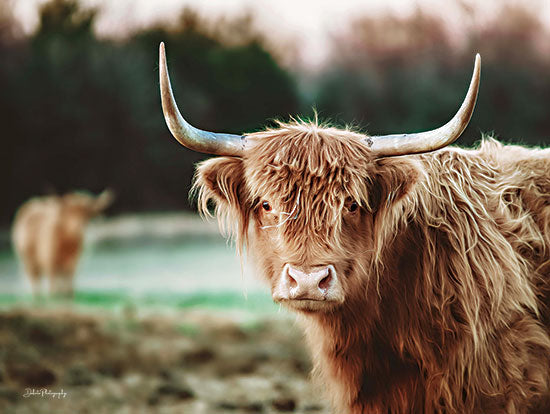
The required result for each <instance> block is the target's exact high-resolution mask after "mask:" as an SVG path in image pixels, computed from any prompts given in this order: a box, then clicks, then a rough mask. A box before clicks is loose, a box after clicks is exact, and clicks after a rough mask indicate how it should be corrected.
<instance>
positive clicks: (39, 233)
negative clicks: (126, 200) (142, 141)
mask: <svg viewBox="0 0 550 414" xmlns="http://www.w3.org/2000/svg"><path fill="white" fill-rule="evenodd" d="M112 201H113V193H112V192H110V191H108V190H106V191H104V192H102V193H101V194H100V195H99V196H97V197H94V196H91V195H88V194H84V193H70V194H66V195H63V196H48V197H40V198H34V199H32V200H29V201H27V202H26V203H25V204H23V206H21V208H20V209H19V211H18V212H17V214H16V216H15V221H14V224H13V231H12V241H13V246H14V248H15V250H16V252H17V255H18V256H19V260H20V261H21V263H22V265H23V268H24V271H25V273H26V274H27V276H28V277H29V280H30V282H31V286H32V290H33V293H34V294H35V295H37V294H39V293H40V290H41V287H40V284H41V278H42V276H47V278H48V283H49V289H50V293H51V294H62V295H65V296H72V294H73V278H74V273H75V270H76V265H77V264H78V259H79V257H80V253H81V250H82V242H83V239H84V231H85V230H86V225H87V224H88V222H89V221H90V219H91V218H93V217H95V216H97V215H98V214H100V213H101V212H103V210H105V209H106V208H107V207H108V206H109V205H110V204H111V202H112Z"/></svg>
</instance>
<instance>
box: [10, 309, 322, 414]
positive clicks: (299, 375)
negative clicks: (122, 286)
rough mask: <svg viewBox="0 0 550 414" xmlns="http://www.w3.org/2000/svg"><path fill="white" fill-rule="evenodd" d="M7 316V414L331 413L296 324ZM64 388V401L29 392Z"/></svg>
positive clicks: (25, 312) (57, 313)
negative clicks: (315, 382) (312, 374)
mask: <svg viewBox="0 0 550 414" xmlns="http://www.w3.org/2000/svg"><path fill="white" fill-rule="evenodd" d="M138 313H139V312H137V311H136V310H135V309H134V308H131V307H130V308H123V309H120V310H119V311H116V310H111V311H97V310H95V311H94V312H91V311H83V310H77V309H76V308H74V307H72V306H70V305H67V306H62V307H59V306H55V307H51V306H30V307H26V308H20V309H9V310H3V311H1V312H0V412H2V413H6V414H9V413H33V414H34V413H48V414H49V413H54V412H55V413H94V414H99V413H185V414H195V413H197V414H198V413H204V414H217V413H235V414H237V413H279V412H295V413H312V414H319V413H327V412H328V411H327V408H326V404H325V403H324V402H323V401H322V395H323V394H324V392H323V390H321V389H314V388H313V387H312V385H311V382H310V380H309V371H310V368H311V367H310V361H309V358H308V355H307V353H306V352H305V350H304V348H303V339H302V336H301V334H300V332H299V329H298V328H297V327H296V326H295V325H294V322H293V321H292V320H289V319H287V318H285V317H275V318H270V317H266V318H264V319H263V320H252V319H248V320H243V319H242V318H236V317H234V316H233V315H230V314H228V313H227V312H226V313H224V312H220V311H217V312H215V311H208V312H206V311H196V310H186V311H177V312H171V313H166V312H165V313H163V314H160V313H157V314H152V313H151V312H150V313H149V314H148V315H138ZM28 389H36V390H39V389H48V390H51V391H53V392H60V391H63V392H65V393H66V396H65V398H53V397H52V396H44V397H41V396H30V397H27V398H25V397H24V395H25V393H26V392H27V390H28Z"/></svg>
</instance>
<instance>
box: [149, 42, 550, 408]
mask: <svg viewBox="0 0 550 414" xmlns="http://www.w3.org/2000/svg"><path fill="white" fill-rule="evenodd" d="M479 80H480V58H479V56H477V57H476V64H475V68H474V75H473V78H472V81H471V84H470V88H469V90H468V93H467V95H466V99H465V101H464V103H463V104H462V106H461V108H460V109H459V111H458V112H457V114H456V115H455V116H454V117H453V119H452V120H451V121H449V122H448V123H447V124H445V125H444V126H442V127H440V128H438V129H435V130H433V131H428V132H423V133H415V134H401V135H390V136H368V135H365V134H361V133H358V132H353V131H350V130H340V129H335V128H330V127H323V126H320V125H318V124H317V123H316V122H314V123H307V122H301V121H293V122H291V123H280V125H279V127H278V128H276V129H268V130H266V131H263V132H257V133H252V134H247V135H244V136H238V135H232V134H217V133H211V132H206V131H202V130H199V129H197V128H194V127H192V126H191V125H189V124H188V123H187V122H186V121H185V120H184V119H183V117H182V116H181V114H180V112H179V110H178V109H177V106H176V103H175V101H174V97H173V94H172V90H171V86H170V81H169V77H168V72H167V67H166V60H165V52H164V46H163V45H162V44H161V49H160V86H161V98H162V106H163V110H164V114H165V118H166V121H167V124H168V126H169V128H170V130H171V132H172V134H173V135H174V136H175V138H176V139H177V140H178V141H179V142H180V143H182V144H183V145H185V146H186V147H189V148H190V149H193V150H196V151H201V152H207V153H211V154H216V155H221V156H220V157H217V158H212V159H209V160H207V161H204V162H202V163H201V164H200V165H199V166H198V170H197V175H196V181H195V184H194V185H195V189H196V191H197V192H198V200H199V207H200V209H201V210H202V211H203V212H204V213H208V211H209V209H208V207H209V203H210V202H213V203H214V204H215V211H216V214H217V215H218V217H219V220H220V222H221V224H223V225H226V226H229V227H230V229H231V232H232V235H233V236H234V237H235V238H236V240H237V245H238V246H239V247H240V249H242V248H243V247H245V248H246V251H247V252H248V253H249V254H250V255H251V256H252V257H253V258H254V259H255V261H256V262H257V264H258V266H257V267H258V269H259V271H260V272H261V274H262V275H263V278H265V280H266V281H267V282H268V283H269V284H270V285H271V291H272V296H273V299H274V300H275V301H276V302H279V303H282V304H283V305H285V306H287V307H288V308H290V309H292V310H294V311H296V312H297V313H298V314H299V315H300V319H301V320H302V321H303V325H304V328H305V332H306V337H307V342H308V343H309V348H310V350H311V354H312V357H313V360H314V373H315V375H316V376H317V377H318V378H319V379H320V381H322V382H324V384H325V385H326V387H327V390H329V391H328V392H329V394H330V397H331V399H332V403H333V406H334V408H335V412H337V413H353V414H356V413H379V414H382V413H383V414H386V413H435V412H437V413H462V414H464V413H486V414H487V413H528V412H529V413H532V412H550V411H544V410H546V409H548V408H549V407H548V405H547V404H548V398H549V395H550V391H549V384H550V336H549V326H550V323H549V322H550V313H549V309H548V306H549V305H550V300H549V296H548V289H549V276H548V274H549V270H550V151H549V150H538V149H527V148H522V147H518V146H504V145H502V144H500V143H498V142H497V141H495V140H493V139H491V138H484V140H483V141H482V143H481V145H480V146H479V148H477V149H470V150H466V149H460V148H445V147H446V146H447V145H449V144H450V143H452V142H453V141H455V140H456V139H457V138H458V137H459V136H460V134H461V133H462V131H463V130H464V128H466V126H467V124H468V122H469V119H470V117H471V114H472V112H473V109H474V106H475V101H476V98H477V91H478V87H479Z"/></svg>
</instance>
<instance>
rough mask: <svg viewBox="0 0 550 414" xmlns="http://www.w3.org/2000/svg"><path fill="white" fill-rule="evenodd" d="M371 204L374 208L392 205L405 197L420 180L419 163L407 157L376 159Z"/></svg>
mask: <svg viewBox="0 0 550 414" xmlns="http://www.w3.org/2000/svg"><path fill="white" fill-rule="evenodd" d="M375 164H376V172H375V173H374V174H373V176H374V180H373V186H372V188H371V191H370V194H371V197H370V204H371V207H372V208H373V210H379V209H384V208H389V207H391V206H392V205H393V204H394V203H396V202H398V201H399V200H401V199H402V198H403V197H405V196H406V195H407V194H408V193H409V191H411V189H412V188H413V187H414V185H415V184H416V183H417V182H418V179H419V177H420V174H421V173H420V169H419V167H418V165H417V164H416V163H415V162H413V161H411V160H408V159H406V158H403V157H398V158H391V157H389V158H380V159H378V160H376V161H375Z"/></svg>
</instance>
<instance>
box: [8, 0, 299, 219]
mask: <svg viewBox="0 0 550 414" xmlns="http://www.w3.org/2000/svg"><path fill="white" fill-rule="evenodd" d="M96 16H97V10H94V9H82V8H81V7H80V5H79V3H78V2H77V1H74V0H53V1H50V2H49V3H46V4H45V5H44V6H43V7H42V8H41V10H40V23H39V26H38V29H37V31H36V32H35V33H34V34H33V35H32V36H31V38H30V39H29V46H28V48H27V53H26V56H25V57H24V59H23V60H22V61H21V62H20V63H19V64H18V65H17V67H16V70H14V71H13V73H11V75H10V76H11V78H10V80H9V82H10V84H13V85H17V88H12V91H11V92H10V93H9V94H8V95H3V96H2V97H0V105H5V106H7V110H6V111H5V112H3V113H2V114H0V117H1V118H0V122H2V121H6V120H4V119H3V118H4V117H5V116H6V115H7V114H10V113H11V114H12V115H11V116H12V117H13V120H14V122H13V125H12V129H11V131H10V135H11V136H12V137H14V139H13V140H10V141H8V142H7V145H5V149H6V154H7V157H8V158H9V159H12V160H17V161H16V162H14V163H12V164H11V165H9V166H5V165H2V166H0V168H2V169H4V168H9V171H6V172H7V174H6V175H8V176H10V177H11V179H10V181H9V182H7V183H6V184H7V188H9V192H10V200H9V202H7V203H4V204H3V205H2V206H1V207H0V209H1V210H0V212H1V214H0V220H2V221H4V222H5V221H6V220H8V219H10V217H11V216H12V215H13V212H14V210H15V208H16V206H17V205H18V204H20V203H21V202H22V201H24V200H25V199H27V198H29V197H31V196H33V195H35V194H39V193H43V192H44V191H51V189H54V190H55V191H58V192H65V191H68V190H72V189H75V188H85V189H89V190H92V191H95V192H98V191H100V190H101V189H103V188H104V187H107V186H109V187H112V188H114V190H115V191H116V192H117V195H118V197H117V202H116V203H115V208H114V210H115V211H116V210H117V209H118V211H122V210H144V209H174V208H177V209H181V208H189V204H188V202H187V193H188V189H189V186H190V183H191V177H192V174H193V169H194V163H196V162H197V161H199V160H200V159H204V158H205V157H206V156H205V155H202V154H197V153H194V152H192V151H189V150H186V149H184V148H182V147H181V146H180V145H179V144H178V143H177V142H176V141H175V140H174V139H173V138H171V136H170V133H169V131H168V129H167V127H166V125H165V122H164V119H163V116H162V111H161V107H160V99H159V92H158V70H157V65H158V63H157V61H158V45H159V43H160V41H165V42H166V43H167V50H168V56H169V59H170V69H171V76H172V81H173V85H174V88H175V93H176V94H177V96H178V101H179V102H180V105H181V107H182V108H184V109H185V111H184V112H185V116H186V117H187V118H188V119H189V121H190V122H192V123H193V124H194V125H196V126H197V127H200V128H204V129H209V130H216V131H227V132H237V133H240V132H245V131H250V130H255V129H259V128H261V127H262V126H263V125H264V123H265V120H266V119H267V118H271V117H278V116H284V117H286V116H287V115H288V114H294V113H296V111H297V108H298V105H299V98H298V94H297V91H296V85H295V82H294V80H293V78H292V77H291V76H290V75H289V74H288V73H287V72H285V71H284V70H283V69H282V68H281V67H280V66H279V64H278V63H277V62H276V60H275V59H274V58H273V57H272V56H271V55H270V53H269V52H268V51H267V50H266V49H265V47H264V46H263V45H262V40H261V36H259V35H257V34H256V32H254V30H252V28H251V27H248V28H247V27H246V26H245V23H246V21H248V20H247V19H244V20H241V24H234V23H233V22H225V23H223V22H222V23H223V24H226V27H222V26H220V24H218V25H217V30H215V31H213V30H211V29H210V28H209V27H208V25H207V23H206V21H203V20H202V19H200V18H199V17H198V15H196V14H195V13H193V12H192V11H190V10H184V11H183V13H182V15H181V18H180V19H179V22H178V24H177V25H176V26H175V27H173V28H170V29H169V30H168V29H164V28H160V27H154V28H150V29H146V30H143V31H141V32H139V33H136V34H134V35H132V36H130V37H129V38H128V39H126V40H118V41H115V40H110V39H106V40H99V39H97V38H96V36H95V34H94V31H93V27H94V21H95V18H96ZM243 22H244V23H243ZM237 29H238V30H237ZM233 30H236V32H235V36H233V37H232V36H231V33H232V32H233ZM222 35H223V39H220V38H218V36H222ZM172 62H173V63H172ZM5 79H7V77H4V76H3V77H2V81H3V80H5ZM0 173H1V172H0Z"/></svg>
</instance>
